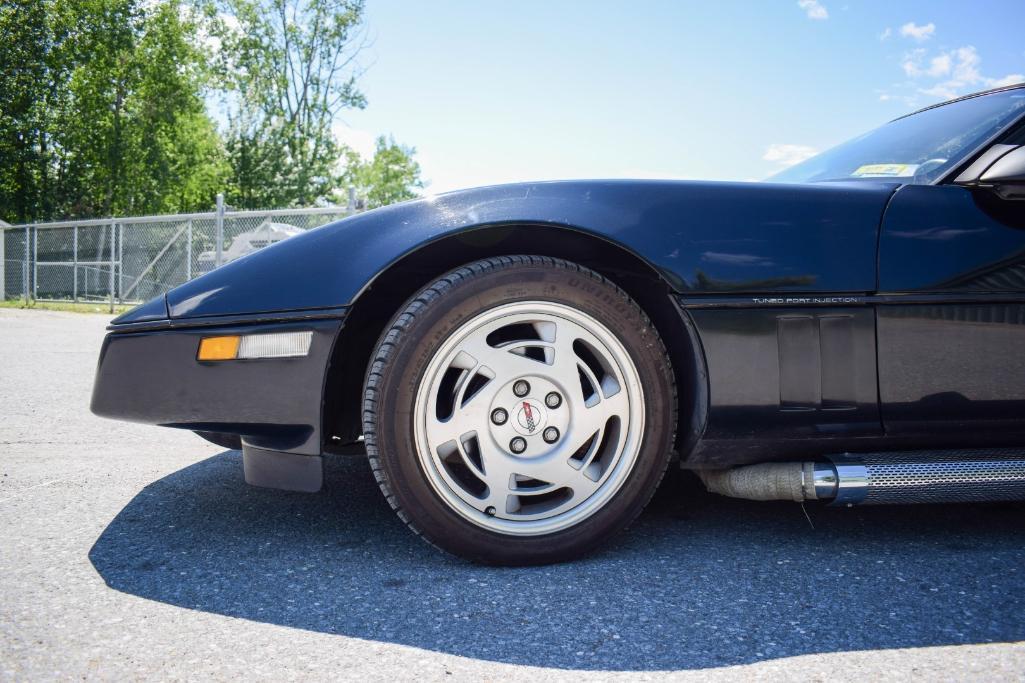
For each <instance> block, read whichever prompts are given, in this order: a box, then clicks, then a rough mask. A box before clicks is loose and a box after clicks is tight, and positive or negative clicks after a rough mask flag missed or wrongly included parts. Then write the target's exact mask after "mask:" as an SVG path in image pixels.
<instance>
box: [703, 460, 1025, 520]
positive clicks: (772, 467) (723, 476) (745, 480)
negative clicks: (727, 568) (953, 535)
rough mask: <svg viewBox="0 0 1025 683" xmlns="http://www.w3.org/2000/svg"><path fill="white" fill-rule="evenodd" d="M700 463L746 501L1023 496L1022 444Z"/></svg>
mask: <svg viewBox="0 0 1025 683" xmlns="http://www.w3.org/2000/svg"><path fill="white" fill-rule="evenodd" d="M827 457H828V458H829V460H828V461H827V462H783V463H764V464H760V465H746V466H743V467H735V468H732V469H728V470H698V471H697V474H698V476H699V477H700V478H701V480H702V482H704V484H705V487H706V488H707V489H708V490H709V491H711V492H713V493H719V494H722V495H724V496H730V497H733V498H746V499H749V500H792V501H796V502H800V501H805V500H823V501H830V504H831V505H840V506H848V507H849V506H852V505H886V504H907V503H953V502H973V501H979V502H981V501H1010V500H1025V451H1020V450H1015V449H986V450H962V451H912V452H900V453H859V454H849V453H845V454H843V455H831V456H827Z"/></svg>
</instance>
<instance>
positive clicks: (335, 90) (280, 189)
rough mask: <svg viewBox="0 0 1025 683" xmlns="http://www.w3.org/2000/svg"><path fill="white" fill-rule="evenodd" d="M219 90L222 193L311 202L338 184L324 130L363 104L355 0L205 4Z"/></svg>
mask: <svg viewBox="0 0 1025 683" xmlns="http://www.w3.org/2000/svg"><path fill="white" fill-rule="evenodd" d="M207 14H208V16H209V17H210V26H211V29H210V30H211V33H212V34H213V35H215V36H216V37H217V38H218V40H219V42H220V48H219V50H217V54H218V60H217V64H218V66H219V70H220V75H221V79H222V84H223V87H224V88H225V90H226V93H225V96H224V99H223V103H224V107H225V110H226V111H227V118H228V121H229V125H228V130H227V140H226V147H227V151H228V157H229V161H230V164H231V182H230V185H229V192H228V201H229V202H230V203H231V204H233V205H236V206H240V207H246V208H263V207H268V206H301V205H310V204H314V203H316V202H318V201H322V200H324V199H325V198H326V197H328V196H330V194H331V193H332V191H333V190H335V189H336V187H337V184H338V174H337V172H336V169H337V167H338V163H339V160H340V158H341V156H342V151H343V150H342V148H341V147H340V146H339V145H338V143H337V142H336V140H335V138H334V134H333V132H332V130H331V127H332V124H333V123H334V121H335V119H336V117H337V116H338V114H339V113H340V112H341V111H342V110H344V109H351V108H359V109H361V108H363V107H364V106H366V100H365V98H364V97H363V94H362V93H361V92H360V91H359V89H358V87H357V84H356V82H357V79H358V78H359V76H360V75H361V70H360V68H359V66H358V62H357V57H358V55H359V53H360V50H361V49H362V47H363V33H362V26H363V1H362V0H213V2H212V3H211V4H209V5H208V6H207Z"/></svg>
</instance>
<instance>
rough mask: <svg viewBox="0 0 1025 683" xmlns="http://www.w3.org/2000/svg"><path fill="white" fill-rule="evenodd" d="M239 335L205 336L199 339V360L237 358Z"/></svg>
mask: <svg viewBox="0 0 1025 683" xmlns="http://www.w3.org/2000/svg"><path fill="white" fill-rule="evenodd" d="M238 342H239V337H204V338H203V339H201V340H200V341H199V353H198V354H197V355H196V359H197V360H235V357H236V356H238Z"/></svg>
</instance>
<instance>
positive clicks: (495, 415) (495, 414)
mask: <svg viewBox="0 0 1025 683" xmlns="http://www.w3.org/2000/svg"><path fill="white" fill-rule="evenodd" d="M508 419H509V413H507V412H506V411H505V408H495V409H494V410H492V411H491V421H492V422H494V423H495V424H496V425H504V424H505V423H506V420H508Z"/></svg>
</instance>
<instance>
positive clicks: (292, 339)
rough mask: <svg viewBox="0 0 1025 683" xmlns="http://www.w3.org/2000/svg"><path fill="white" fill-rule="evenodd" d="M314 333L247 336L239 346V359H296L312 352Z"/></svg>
mask: <svg viewBox="0 0 1025 683" xmlns="http://www.w3.org/2000/svg"><path fill="white" fill-rule="evenodd" d="M312 341H313V332H273V333H270V334H247V335H245V336H243V337H242V340H241V342H240V343H239V346H238V355H237V356H235V357H236V358H238V359H240V360H241V359H247V358H250V359H251V358H294V357H297V356H305V355H308V354H309V352H310V343H311V342H312Z"/></svg>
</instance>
